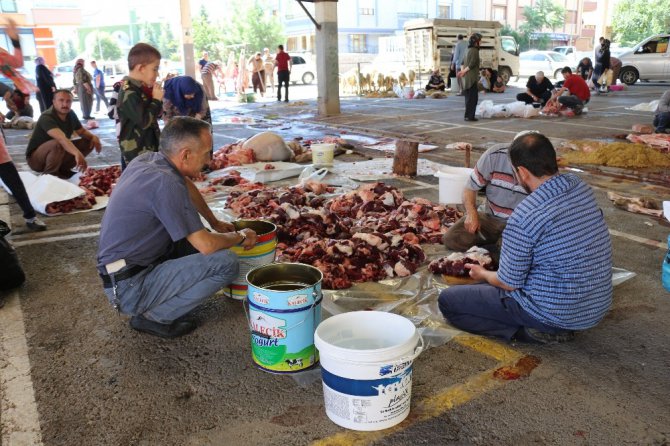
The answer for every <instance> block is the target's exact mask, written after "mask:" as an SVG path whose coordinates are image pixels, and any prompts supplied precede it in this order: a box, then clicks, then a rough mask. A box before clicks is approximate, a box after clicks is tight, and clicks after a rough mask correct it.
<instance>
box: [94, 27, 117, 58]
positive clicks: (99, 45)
mask: <svg viewBox="0 0 670 446" xmlns="http://www.w3.org/2000/svg"><path fill="white" fill-rule="evenodd" d="M88 53H89V54H91V57H92V58H94V59H98V60H116V59H120V58H121V48H119V45H118V44H117V43H116V42H115V41H114V39H112V37H111V36H110V35H109V34H107V33H105V32H96V33H95V38H94V40H93V47H92V48H89V49H88Z"/></svg>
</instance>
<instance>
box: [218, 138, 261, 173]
mask: <svg viewBox="0 0 670 446" xmlns="http://www.w3.org/2000/svg"><path fill="white" fill-rule="evenodd" d="M255 162H256V156H255V155H254V151H253V150H252V149H250V148H244V147H242V143H241V142H240V143H233V144H226V145H225V146H223V147H221V148H220V149H219V150H217V151H216V152H214V154H213V155H212V160H211V161H210V162H209V169H210V170H219V169H224V168H226V167H229V166H241V165H242V164H252V163H255Z"/></svg>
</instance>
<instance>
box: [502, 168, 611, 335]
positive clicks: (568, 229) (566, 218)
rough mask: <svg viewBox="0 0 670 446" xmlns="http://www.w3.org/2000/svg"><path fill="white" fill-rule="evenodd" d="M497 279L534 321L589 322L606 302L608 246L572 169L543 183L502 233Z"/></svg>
mask: <svg viewBox="0 0 670 446" xmlns="http://www.w3.org/2000/svg"><path fill="white" fill-rule="evenodd" d="M498 278H499V279H500V280H501V281H502V282H503V283H504V284H506V285H508V286H509V287H511V288H515V290H514V291H508V292H507V295H508V296H510V297H512V298H513V299H514V300H516V301H517V302H518V303H519V305H521V307H523V309H524V310H526V311H527V312H528V314H530V315H531V316H532V317H534V318H536V319H537V320H539V321H541V322H543V323H545V324H547V325H551V326H555V327H559V328H564V329H568V330H583V329H587V328H591V327H593V326H595V325H596V324H597V323H598V322H599V321H600V320H601V319H602V318H603V317H604V316H605V314H606V313H607V311H608V310H609V308H610V305H611V303H612V245H611V241H610V236H609V232H608V230H607V225H606V224H605V220H604V218H603V214H602V211H601V210H600V209H599V208H598V205H597V203H596V201H595V198H594V197H593V193H592V192H591V189H590V188H589V186H587V185H586V184H585V183H584V182H583V181H582V180H580V179H579V177H577V176H576V175H573V174H564V175H558V176H556V177H553V178H551V179H549V180H547V181H546V182H544V183H543V184H542V185H541V186H540V187H539V188H538V189H537V190H535V191H534V192H533V193H532V194H530V195H529V196H528V198H526V199H525V200H524V201H523V202H522V203H521V204H519V206H518V207H517V208H516V210H515V211H514V213H513V214H512V216H511V217H510V218H509V219H508V221H507V226H506V228H505V231H504V232H503V244H502V250H501V253H500V269H499V270H498Z"/></svg>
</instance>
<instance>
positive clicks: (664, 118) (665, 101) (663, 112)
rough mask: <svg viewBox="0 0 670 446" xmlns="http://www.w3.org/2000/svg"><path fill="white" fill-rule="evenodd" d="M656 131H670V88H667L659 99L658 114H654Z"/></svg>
mask: <svg viewBox="0 0 670 446" xmlns="http://www.w3.org/2000/svg"><path fill="white" fill-rule="evenodd" d="M654 128H655V129H656V130H655V132H656V133H668V130H669V129H670V90H666V91H665V93H663V96H661V100H660V101H658V107H656V116H654Z"/></svg>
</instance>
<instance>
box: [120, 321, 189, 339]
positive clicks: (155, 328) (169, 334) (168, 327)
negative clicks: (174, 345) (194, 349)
mask: <svg viewBox="0 0 670 446" xmlns="http://www.w3.org/2000/svg"><path fill="white" fill-rule="evenodd" d="M130 326H131V328H133V329H134V330H137V331H142V332H144V333H149V334H151V335H154V336H160V337H161V338H177V337H179V336H183V335H185V334H188V333H190V332H192V331H193V330H195V329H196V327H197V324H196V323H195V322H193V321H190V320H177V321H172V323H170V324H161V323H160V322H155V321H151V320H149V319H145V318H143V317H142V316H133V317H132V318H130Z"/></svg>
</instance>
